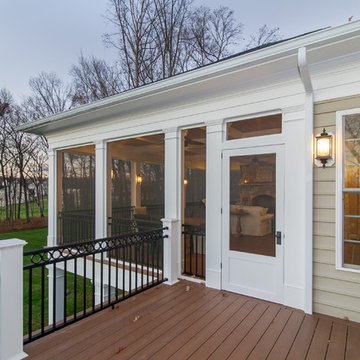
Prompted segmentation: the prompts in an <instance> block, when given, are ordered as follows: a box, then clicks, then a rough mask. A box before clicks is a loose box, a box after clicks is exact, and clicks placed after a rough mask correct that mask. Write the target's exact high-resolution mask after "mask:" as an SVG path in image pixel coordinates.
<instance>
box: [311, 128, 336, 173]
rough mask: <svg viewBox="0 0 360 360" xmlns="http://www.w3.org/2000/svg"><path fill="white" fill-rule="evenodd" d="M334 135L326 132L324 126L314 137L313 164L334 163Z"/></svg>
mask: <svg viewBox="0 0 360 360" xmlns="http://www.w3.org/2000/svg"><path fill="white" fill-rule="evenodd" d="M333 142H334V136H333V134H332V133H327V132H326V130H325V128H324V129H323V131H322V133H321V134H318V135H316V137H315V165H316V166H318V167H320V166H322V167H323V168H324V169H325V166H332V165H333V164H334V146H333Z"/></svg>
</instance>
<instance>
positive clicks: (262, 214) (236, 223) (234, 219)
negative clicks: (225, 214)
mask: <svg viewBox="0 0 360 360" xmlns="http://www.w3.org/2000/svg"><path fill="white" fill-rule="evenodd" d="M267 211H268V209H267V208H264V207H262V206H245V205H231V206H230V231H231V235H236V234H238V235H251V236H264V235H268V234H271V231H272V221H273V219H274V214H267Z"/></svg>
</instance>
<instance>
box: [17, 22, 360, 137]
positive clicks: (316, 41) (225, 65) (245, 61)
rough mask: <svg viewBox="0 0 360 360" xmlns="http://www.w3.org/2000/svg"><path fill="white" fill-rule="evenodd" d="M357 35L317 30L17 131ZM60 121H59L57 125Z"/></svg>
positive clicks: (71, 120)
mask: <svg viewBox="0 0 360 360" xmlns="http://www.w3.org/2000/svg"><path fill="white" fill-rule="evenodd" d="M359 35H360V20H357V21H354V22H352V23H348V24H344V25H340V26H337V27H334V28H330V29H325V30H320V31H318V32H316V33H311V34H308V35H304V36H302V37H299V38H294V39H291V40H288V41H286V42H283V43H279V44H276V45H273V46H270V47H268V48H264V49H260V50H257V51H254V52H251V53H248V54H244V55H242V56H239V57H236V56H235V57H233V58H229V59H225V60H223V61H220V62H218V63H215V64H210V65H207V66H204V67H203V68H199V69H194V70H192V71H189V72H186V73H183V74H179V75H176V76H174V77H170V78H167V79H164V80H161V81H158V82H155V83H152V84H148V85H144V86H142V87H140V88H136V89H132V90H128V91H126V92H124V93H121V94H119V95H114V96H111V97H108V98H105V99H102V100H98V101H95V102H92V103H90V104H86V105H83V106H80V107H78V108H75V109H71V110H67V111H64V112H62V113H59V114H55V115H53V116H49V117H46V118H44V119H41V120H37V121H34V122H32V123H30V124H25V125H22V126H20V127H18V128H17V130H19V131H27V132H32V133H35V134H46V133H47V132H48V131H50V128H51V124H53V123H57V128H59V126H60V127H61V128H66V127H67V126H68V127H72V126H74V125H77V122H79V123H78V124H80V123H81V115H86V114H87V113H90V112H94V111H99V110H102V109H104V108H108V109H109V108H111V107H114V106H116V107H117V106H120V105H122V104H125V103H127V102H130V101H131V102H134V103H135V102H136V101H137V100H139V99H142V98H144V97H148V96H153V95H157V94H160V93H164V92H166V91H169V90H171V89H176V88H178V87H183V86H186V85H191V84H193V83H197V82H199V81H201V80H204V79H207V78H211V77H218V76H222V75H225V74H227V73H231V72H233V71H240V70H242V71H246V69H247V68H252V67H254V66H255V65H259V64H262V65H266V63H269V62H270V63H271V62H273V61H275V60H279V61H280V60H281V59H282V58H284V57H288V56H290V55H297V50H298V48H300V47H307V48H308V49H311V50H315V49H316V48H317V47H323V46H325V45H326V44H331V43H332V42H334V41H337V42H339V41H341V40H343V39H347V38H349V37H354V36H355V37H356V36H359ZM334 50H335V49H334ZM334 56H336V54H334ZM60 123H62V124H61V125H60ZM44 130H45V131H44Z"/></svg>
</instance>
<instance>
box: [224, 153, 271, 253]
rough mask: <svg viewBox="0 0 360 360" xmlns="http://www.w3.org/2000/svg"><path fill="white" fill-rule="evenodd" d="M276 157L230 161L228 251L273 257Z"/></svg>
mask: <svg viewBox="0 0 360 360" xmlns="http://www.w3.org/2000/svg"><path fill="white" fill-rule="evenodd" d="M275 176H276V155H275V154H262V155H250V156H235V157H231V158H230V207H229V208H230V214H229V215H230V216H229V218H230V224H229V231H230V236H229V238H230V250H232V251H239V252H246V253H253V254H259V255H265V256H275V238H274V232H275V231H274V226H275V214H276V209H275V199H276V179H275Z"/></svg>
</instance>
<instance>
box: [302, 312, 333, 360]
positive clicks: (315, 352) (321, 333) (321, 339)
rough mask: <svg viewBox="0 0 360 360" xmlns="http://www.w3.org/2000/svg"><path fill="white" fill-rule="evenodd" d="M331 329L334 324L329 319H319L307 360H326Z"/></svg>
mask: <svg viewBox="0 0 360 360" xmlns="http://www.w3.org/2000/svg"><path fill="white" fill-rule="evenodd" d="M331 328H332V322H331V321H330V320H329V319H319V321H318V324H317V326H316V329H315V333H314V336H313V339H312V341H311V345H310V348H309V352H308V355H307V359H309V360H319V359H325V357H326V352H327V348H328V346H329V339H330V334H331Z"/></svg>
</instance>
